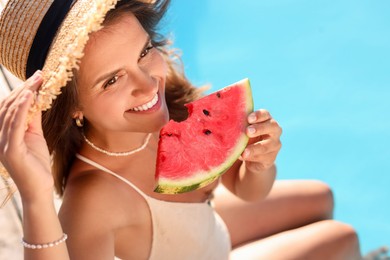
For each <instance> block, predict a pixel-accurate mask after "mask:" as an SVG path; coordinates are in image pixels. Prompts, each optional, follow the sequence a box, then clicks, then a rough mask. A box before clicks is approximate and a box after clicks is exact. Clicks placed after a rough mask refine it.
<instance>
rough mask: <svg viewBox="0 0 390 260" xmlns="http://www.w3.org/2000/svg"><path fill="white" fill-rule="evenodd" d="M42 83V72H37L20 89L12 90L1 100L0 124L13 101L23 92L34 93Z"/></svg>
mask: <svg viewBox="0 0 390 260" xmlns="http://www.w3.org/2000/svg"><path fill="white" fill-rule="evenodd" d="M42 81H43V78H42V72H41V71H37V72H35V73H34V75H33V76H31V77H30V78H29V79H28V80H27V81H26V82H24V83H23V84H22V85H21V86H20V87H18V88H16V89H14V90H13V91H12V92H11V94H10V95H9V96H8V97H7V98H5V99H3V100H2V101H1V103H0V122H2V121H3V120H4V116H5V115H6V114H7V111H8V109H9V108H10V107H11V106H12V104H14V102H15V100H16V99H17V98H18V97H19V96H20V95H21V94H22V93H23V91H26V90H30V91H36V90H37V89H38V88H39V86H40V85H41V84H42Z"/></svg>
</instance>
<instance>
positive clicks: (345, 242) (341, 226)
mask: <svg viewBox="0 0 390 260" xmlns="http://www.w3.org/2000/svg"><path fill="white" fill-rule="evenodd" d="M327 222H329V223H330V224H331V225H332V226H333V228H334V230H335V231H336V232H337V233H338V234H339V237H338V239H337V244H338V246H339V247H340V253H342V255H344V256H345V258H344V259H360V258H361V254H360V245H359V237H358V234H357V232H356V230H355V229H354V228H353V227H352V226H351V225H349V224H346V223H342V222H339V221H335V220H327Z"/></svg>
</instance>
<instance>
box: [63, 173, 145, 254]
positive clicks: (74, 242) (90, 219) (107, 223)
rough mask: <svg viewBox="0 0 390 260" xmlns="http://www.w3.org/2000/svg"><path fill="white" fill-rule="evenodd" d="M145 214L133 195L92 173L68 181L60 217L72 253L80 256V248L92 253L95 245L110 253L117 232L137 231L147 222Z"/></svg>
mask: <svg viewBox="0 0 390 260" xmlns="http://www.w3.org/2000/svg"><path fill="white" fill-rule="evenodd" d="M146 214H149V211H148V206H147V204H146V202H145V201H144V199H143V198H142V197H141V196H140V195H139V194H138V193H137V192H136V191H134V190H133V189H131V188H130V187H129V186H128V185H126V184H124V183H123V182H122V181H120V180H119V179H117V178H115V177H113V176H111V175H108V174H107V173H104V172H101V171H100V170H97V169H93V170H88V171H84V172H81V173H80V174H77V177H72V178H70V179H69V181H68V183H67V186H66V189H65V194H64V198H63V203H62V206H61V209H60V212H59V217H60V220H61V224H62V226H63V229H64V231H65V232H66V233H68V235H69V243H70V247H71V248H73V249H74V251H76V252H79V251H80V250H82V248H81V247H84V249H83V250H85V249H86V248H93V250H95V248H96V243H98V244H101V245H104V247H106V249H104V247H100V248H99V249H98V250H103V251H104V252H106V251H109V250H113V248H114V242H115V236H116V232H117V230H123V229H126V230H128V231H131V230H132V229H134V230H136V229H137V228H139V227H140V226H141V225H143V224H144V220H143V219H145V217H146V219H148V215H146ZM70 234H73V236H71V235H70ZM92 241H93V242H92ZM110 245H111V246H110ZM104 252H100V254H104ZM106 253H107V252H106ZM106 256H108V257H111V255H107V254H106Z"/></svg>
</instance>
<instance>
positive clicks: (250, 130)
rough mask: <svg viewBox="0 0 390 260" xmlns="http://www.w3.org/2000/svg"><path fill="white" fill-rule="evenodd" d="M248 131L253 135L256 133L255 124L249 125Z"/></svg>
mask: <svg viewBox="0 0 390 260" xmlns="http://www.w3.org/2000/svg"><path fill="white" fill-rule="evenodd" d="M248 133H249V134H251V135H253V134H255V133H256V129H255V128H254V127H253V126H248Z"/></svg>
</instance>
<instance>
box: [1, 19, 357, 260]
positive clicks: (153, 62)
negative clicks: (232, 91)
mask: <svg viewBox="0 0 390 260" xmlns="http://www.w3.org/2000/svg"><path fill="white" fill-rule="evenodd" d="M152 47H153V46H151V45H150V42H149V37H148V34H147V33H146V32H145V30H144V29H143V28H142V26H141V25H140V23H139V22H138V20H137V19H136V18H135V17H134V16H133V15H127V16H122V17H120V18H119V19H118V20H115V22H113V23H111V24H109V25H107V26H106V27H105V28H104V29H103V30H101V31H98V32H95V33H93V34H92V35H91V38H90V41H89V42H88V44H87V47H86V50H85V56H84V57H83V59H82V61H81V64H80V70H79V72H78V73H77V83H78V92H79V107H77V108H75V111H74V113H73V117H74V118H79V117H83V118H85V120H86V121H88V128H87V129H86V130H85V134H86V136H88V138H89V139H90V140H91V141H93V142H94V143H95V144H96V145H97V146H99V147H101V148H104V149H105V150H109V151H115V152H122V151H129V150H133V149H135V148H137V147H139V146H140V145H141V144H142V142H143V140H144V138H145V136H146V135H147V133H153V137H152V138H151V140H150V142H149V143H148V145H147V147H146V148H145V149H144V150H142V151H141V152H138V153H136V154H133V155H131V156H129V157H108V156H107V155H104V154H102V153H100V152H97V151H96V150H94V149H92V148H91V147H90V146H88V145H87V144H85V143H83V145H82V147H81V149H80V151H79V153H80V154H82V155H84V156H86V157H88V158H90V159H92V160H94V161H97V162H99V163H100V164H101V165H103V166H105V167H106V168H108V169H110V170H112V171H114V172H116V173H118V174H119V175H121V176H123V177H124V178H126V179H128V180H129V181H131V182H132V183H134V184H135V185H136V186H138V187H139V188H140V189H141V190H142V191H143V192H145V193H146V194H148V195H149V196H151V197H154V198H156V199H160V200H167V201H178V202H179V201H180V202H188V203H199V202H204V201H205V200H206V199H208V198H209V197H210V195H211V193H212V191H213V190H214V189H215V187H216V186H217V185H218V181H216V182H214V183H213V184H211V185H209V186H207V187H204V188H202V189H200V190H197V191H193V192H189V193H186V194H180V195H161V194H156V193H154V192H153V188H154V172H155V161H156V153H157V144H158V131H159V129H160V128H161V127H162V126H163V125H164V124H165V123H166V122H167V120H168V110H167V106H166V103H165V97H164V88H165V80H166V79H165V75H166V64H165V63H164V60H163V58H162V56H161V55H160V53H159V51H158V50H157V49H155V48H152ZM41 84H42V75H41V73H40V72H37V73H36V74H35V75H34V77H33V78H31V79H29V80H28V81H26V82H25V83H24V84H23V86H22V87H21V88H18V89H17V90H15V91H14V92H13V93H12V94H11V95H10V96H9V97H8V98H6V99H5V100H2V101H1V104H0V126H1V127H0V140H1V142H0V148H1V149H0V159H1V161H2V162H3V164H4V165H5V166H6V167H7V169H8V171H9V173H10V174H11V176H12V178H13V179H14V181H15V183H16V185H17V186H18V189H19V191H20V195H21V198H22V202H23V211H24V225H23V228H24V237H25V238H26V239H27V240H29V241H33V242H34V241H38V242H39V241H55V240H56V239H58V237H59V236H60V235H61V234H62V233H63V232H65V233H67V234H68V236H69V238H68V240H67V243H66V244H65V243H62V244H60V245H58V246H56V247H54V248H51V249H45V250H42V251H31V250H26V251H25V252H26V256H28V257H26V259H40V260H41V259H58V260H62V259H94V260H96V259H113V257H114V255H117V256H119V257H120V258H123V259H147V258H148V256H149V253H150V251H151V246H152V233H153V230H152V226H151V216H150V211H149V207H148V205H147V203H146V201H145V200H144V198H143V197H142V196H141V195H140V194H139V193H138V192H136V191H135V190H134V189H131V188H129V186H128V185H126V184H125V183H123V182H122V181H120V180H118V179H116V178H114V177H112V176H110V175H108V174H106V173H103V172H101V171H100V170H98V169H96V168H94V167H92V166H90V165H87V164H86V163H84V162H81V161H79V160H76V161H75V162H74V163H73V165H72V169H71V171H70V176H69V179H68V181H67V184H66V189H65V193H64V198H63V204H62V207H61V210H60V212H59V219H58V217H57V214H56V210H55V208H54V205H53V190H54V186H53V178H52V176H51V171H50V156H49V153H48V149H47V145H46V143H45V139H44V137H43V133H42V127H41V115H40V114H37V115H36V116H35V118H34V120H33V121H32V122H31V123H30V124H29V125H28V128H27V129H26V127H25V123H24V122H26V118H27V113H28V109H29V107H30V106H31V104H32V102H33V92H34V91H37V90H38V88H39V86H40V85H41ZM156 94H157V95H158V97H159V101H158V102H157V103H156V104H155V105H154V106H153V107H151V108H150V109H147V110H146V111H141V112H140V111H136V110H140V107H142V106H143V105H144V104H147V103H149V102H150V101H151V100H153V99H154V98H155V95H156ZM141 110H143V108H142V109H141ZM248 122H249V124H250V126H249V127H248V129H247V135H248V136H249V137H250V144H249V145H248V146H247V147H246V150H245V151H244V153H243V154H242V157H241V158H240V160H237V162H235V164H234V165H233V166H232V167H231V168H230V169H229V170H228V171H227V172H226V173H225V174H224V175H223V177H222V178H221V179H222V181H221V183H222V184H223V186H224V187H225V189H224V188H221V187H223V186H222V185H219V188H221V189H219V190H218V192H217V193H216V198H215V205H216V211H217V212H219V213H220V214H221V217H222V218H223V219H224V221H225V222H226V224H227V227H228V229H229V233H230V236H231V240H232V245H233V247H234V248H235V250H234V251H233V254H232V257H236V258H234V259H248V258H247V257H248V256H251V257H254V258H255V259H275V258H279V259H357V255H358V242H357V239H356V234H355V233H354V231H353V229H351V228H350V227H349V226H347V225H344V224H341V223H336V222H334V221H331V220H327V219H329V218H330V217H331V215H332V209H333V198H332V193H331V191H330V189H329V187H328V186H326V185H324V184H323V183H319V182H314V181H297V182H276V183H275V185H273V184H274V180H275V175H276V170H275V165H274V163H275V159H276V156H277V154H278V152H279V150H280V148H281V142H280V136H281V133H282V131H281V128H280V126H279V125H278V123H277V122H276V121H275V120H274V119H273V118H272V116H271V114H270V113H269V112H268V111H267V110H258V111H255V112H253V113H252V114H250V115H249V116H248ZM20 158H23V160H20ZM27 173H28V174H27ZM272 187H273V189H272V191H271V188H272ZM228 191H230V192H228ZM270 191H271V192H270ZM233 194H234V195H236V196H233ZM268 194H270V195H269V197H268V198H267V199H265V200H263V199H264V198H265V197H266V196H267V195H268ZM248 201H251V202H252V203H248ZM287 230H289V231H287ZM319 234H321V235H319ZM299 239H301V241H302V239H303V243H297V241H300V240H299ZM249 242H253V243H249ZM246 243H248V244H247V245H246V246H243V247H240V245H242V244H246ZM173 250H174V249H173ZM248 252H249V255H248ZM321 257H322V258H321Z"/></svg>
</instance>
